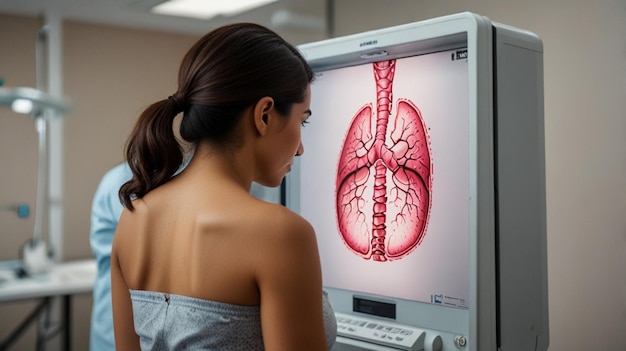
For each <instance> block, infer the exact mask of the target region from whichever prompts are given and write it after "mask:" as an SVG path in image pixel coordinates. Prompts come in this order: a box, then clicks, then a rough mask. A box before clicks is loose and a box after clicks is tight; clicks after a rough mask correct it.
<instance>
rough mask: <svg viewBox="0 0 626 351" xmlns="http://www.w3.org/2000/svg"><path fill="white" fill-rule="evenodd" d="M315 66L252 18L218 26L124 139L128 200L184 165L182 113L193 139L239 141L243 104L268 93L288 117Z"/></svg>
mask: <svg viewBox="0 0 626 351" xmlns="http://www.w3.org/2000/svg"><path fill="white" fill-rule="evenodd" d="M312 80H313V71H312V70H311V67H310V66H309V65H308V64H307V62H306V60H305V59H304V58H303V57H302V55H300V53H299V52H298V50H297V49H296V48H295V47H293V46H292V45H290V44H289V43H287V42H286V41H285V40H284V39H282V38H281V37H280V36H279V35H278V34H276V33H275V32H273V31H271V30H269V29H267V28H265V27H263V26H260V25H257V24H253V23H237V24H230V25H226V26H223V27H220V28H217V29H215V30H213V31H211V32H209V33H208V34H206V35H205V36H203V37H202V38H201V39H200V40H199V41H198V42H196V43H195V44H194V45H193V46H192V47H191V49H190V50H189V51H188V52H187V54H186V55H185V57H184V59H183V61H182V63H181V66H180V70H179V73H178V90H177V91H176V93H174V94H173V95H172V96H170V97H169V98H168V99H164V100H161V101H158V102H155V103H153V104H152V105H150V106H149V107H148V108H147V109H146V110H145V111H144V112H143V113H142V114H141V115H140V116H139V119H138V120H137V123H136V124H135V127H134V128H133V131H132V132H131V135H130V137H129V139H128V142H127V144H126V161H127V162H128V164H129V166H130V169H131V170H132V172H133V177H132V179H131V180H130V181H128V182H126V183H125V184H124V185H123V186H122V187H121V188H120V192H119V196H120V200H121V201H122V203H123V204H124V206H125V207H126V208H128V209H130V210H133V209H134V207H133V205H132V202H131V200H132V199H134V198H141V197H143V196H144V195H146V194H147V193H148V192H149V191H151V190H152V189H154V188H156V187H158V186H160V185H162V184H164V183H165V182H167V181H168V180H169V179H170V178H171V177H172V176H173V175H174V174H175V173H176V171H177V170H178V168H179V167H180V166H181V165H182V162H183V151H182V149H181V147H180V145H179V144H178V142H177V141H176V138H175V136H174V131H173V121H174V117H176V115H177V114H178V113H180V112H183V119H182V122H181V126H180V134H181V136H182V137H183V139H185V140H186V141H187V142H190V143H193V144H197V143H199V142H201V141H207V142H211V143H213V144H215V145H219V146H220V147H224V148H229V147H235V146H236V145H237V138H236V137H237V136H236V135H235V133H234V130H235V126H236V125H237V124H238V122H239V120H240V119H241V116H242V114H243V112H244V110H245V109H246V108H248V107H250V106H252V105H254V104H255V103H256V102H257V101H258V100H259V99H261V98H262V97H265V96H269V97H272V98H273V99H274V108H275V109H276V111H277V112H278V113H279V114H280V115H283V116H287V115H288V114H289V113H290V110H291V107H292V105H293V104H294V103H301V102H303V101H304V99H305V94H306V89H307V86H308V85H309V83H310V82H311V81H312Z"/></svg>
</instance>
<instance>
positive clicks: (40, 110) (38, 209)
mask: <svg viewBox="0 0 626 351" xmlns="http://www.w3.org/2000/svg"><path fill="white" fill-rule="evenodd" d="M48 31H49V29H48V26H44V27H42V28H41V29H39V30H38V31H37V39H36V47H35V55H36V60H35V61H36V76H37V88H36V89H35V88H30V87H18V88H5V87H0V105H2V106H10V107H11V109H12V110H13V111H14V112H16V113H20V114H28V115H30V116H31V117H32V118H33V119H34V120H35V124H36V128H37V133H38V143H39V164H38V175H37V197H36V203H35V225H34V229H33V236H32V238H31V239H30V240H28V241H27V242H26V243H25V244H24V247H23V249H22V252H21V254H22V268H23V269H24V271H25V272H26V273H27V274H29V275H32V274H38V273H42V272H45V271H47V270H48V269H49V267H50V264H49V263H50V261H51V260H50V256H49V251H48V247H47V244H46V241H45V240H44V236H43V232H44V230H43V224H44V223H45V221H44V219H45V217H46V214H47V210H48V205H49V196H48V176H49V168H48V158H49V155H48V139H47V136H48V123H49V119H50V118H52V117H55V116H59V117H60V116H62V115H63V114H65V113H67V112H69V111H70V109H71V104H70V103H69V101H67V100H66V99H63V98H59V97H56V96H52V95H50V94H48V93H46V92H45V90H46V87H47V85H48V84H47V81H46V77H47V76H48V75H47V72H46V71H47V69H46V67H47V64H46V63H47V59H48V57H47V50H46V44H47V39H48ZM24 206H25V205H24V204H20V205H17V207H16V210H17V211H18V215H20V214H22V215H24V214H25V213H26V215H27V213H28V211H26V212H25V211H24ZM20 217H21V216H20Z"/></svg>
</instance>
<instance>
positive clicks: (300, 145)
mask: <svg viewBox="0 0 626 351" xmlns="http://www.w3.org/2000/svg"><path fill="white" fill-rule="evenodd" d="M303 153H304V145H302V141H300V144H299V145H298V149H297V150H296V156H300V155H302V154H303Z"/></svg>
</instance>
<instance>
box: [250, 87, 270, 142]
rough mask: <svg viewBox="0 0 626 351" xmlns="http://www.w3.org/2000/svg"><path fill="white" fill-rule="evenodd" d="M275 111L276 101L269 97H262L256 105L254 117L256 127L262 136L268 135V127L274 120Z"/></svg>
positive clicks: (253, 112)
mask: <svg viewBox="0 0 626 351" xmlns="http://www.w3.org/2000/svg"><path fill="white" fill-rule="evenodd" d="M273 113H275V111H274V99H272V98H271V97H269V96H265V97H262V98H261V99H259V101H258V102H257V103H256V104H255V105H254V108H253V110H252V115H253V119H254V126H255V127H256V130H257V132H258V133H259V134H260V135H265V133H267V129H268V126H269V124H270V122H271V120H272V114H273Z"/></svg>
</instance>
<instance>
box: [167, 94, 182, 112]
mask: <svg viewBox="0 0 626 351" xmlns="http://www.w3.org/2000/svg"><path fill="white" fill-rule="evenodd" d="M176 95H177V94H174V95H170V96H168V97H167V99H168V100H169V101H170V103H172V104H174V108H176V112H184V111H185V108H186V104H185V103H184V101H183V102H181V100H180V98H178V97H176Z"/></svg>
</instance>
